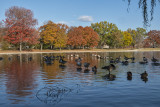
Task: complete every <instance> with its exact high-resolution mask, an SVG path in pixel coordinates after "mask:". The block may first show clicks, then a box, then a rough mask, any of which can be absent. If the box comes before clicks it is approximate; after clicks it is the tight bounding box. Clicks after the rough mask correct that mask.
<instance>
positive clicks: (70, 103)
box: [0, 52, 160, 107]
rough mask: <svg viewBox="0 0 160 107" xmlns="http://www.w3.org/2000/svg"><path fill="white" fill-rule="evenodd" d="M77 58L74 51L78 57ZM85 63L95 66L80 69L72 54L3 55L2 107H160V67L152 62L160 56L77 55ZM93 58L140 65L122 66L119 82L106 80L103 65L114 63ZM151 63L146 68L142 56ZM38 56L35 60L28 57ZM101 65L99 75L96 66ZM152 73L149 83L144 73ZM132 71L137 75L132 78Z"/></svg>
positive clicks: (0, 69)
mask: <svg viewBox="0 0 160 107" xmlns="http://www.w3.org/2000/svg"><path fill="white" fill-rule="evenodd" d="M72 54H74V53H72ZM77 54H78V55H79V56H80V57H82V58H83V59H82V62H89V63H90V67H89V69H90V71H89V72H88V73H84V67H82V71H81V72H79V71H77V66H76V63H75V59H76V57H71V53H66V54H64V53H63V54H27V55H25V54H21V55H0V57H3V60H1V61H0V107H4V106H12V107H14V106H16V107H17V106H55V107H59V106H60V107H104V106H105V107H106V106H107V107H117V106H118V107H124V106H131V107H142V106H145V107H159V106H160V66H155V65H153V64H152V62H151V58H152V56H153V55H154V56H155V57H156V58H158V59H160V52H134V53H132V52H130V53H127V52H124V53H122V52H121V53H76V55H77ZM92 54H99V55H101V56H107V57H109V58H110V57H113V58H116V57H118V56H122V58H121V59H122V60H123V56H124V55H125V56H127V57H132V56H135V58H136V60H135V63H129V65H128V66H124V65H122V64H121V63H118V64H116V70H114V71H112V72H111V73H112V74H114V75H116V79H115V80H114V81H107V80H106V79H103V78H102V76H104V75H105V74H107V73H108V71H106V70H103V69H101V67H103V66H105V65H108V64H109V62H108V59H107V60H104V59H97V58H96V57H92ZM44 55H48V56H50V55H55V56H57V55H64V56H65V60H66V61H67V63H66V64H65V66H59V61H58V60H54V61H53V64H51V65H47V64H46V63H45V62H44V61H43V56H44ZM143 56H145V57H147V58H148V61H149V63H148V64H144V65H141V64H139V61H142V57H143ZM29 57H32V59H28V58H29ZM94 65H96V66H97V67H98V72H97V74H94V73H93V72H92V71H91V67H93V66H94ZM145 70H146V71H147V73H148V80H145V81H143V80H142V79H141V77H140V74H141V73H143V72H144V71H145ZM127 71H131V72H132V73H133V76H132V80H127V75H126V73H127Z"/></svg>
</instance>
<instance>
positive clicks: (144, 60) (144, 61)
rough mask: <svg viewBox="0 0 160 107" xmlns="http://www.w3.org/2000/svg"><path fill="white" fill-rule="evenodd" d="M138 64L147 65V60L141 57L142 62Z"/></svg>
mask: <svg viewBox="0 0 160 107" xmlns="http://www.w3.org/2000/svg"><path fill="white" fill-rule="evenodd" d="M139 63H140V64H147V63H148V60H147V58H146V57H143V61H141V62H139Z"/></svg>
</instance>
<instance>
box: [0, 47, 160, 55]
mask: <svg viewBox="0 0 160 107" xmlns="http://www.w3.org/2000/svg"><path fill="white" fill-rule="evenodd" d="M143 51H160V48H141V49H74V50H61V51H60V50H42V51H41V50H32V51H21V52H20V51H18V50H1V51H0V54H20V53H21V54H26V53H70V52H77V53H78V52H143Z"/></svg>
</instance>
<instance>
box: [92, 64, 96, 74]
mask: <svg viewBox="0 0 160 107" xmlns="http://www.w3.org/2000/svg"><path fill="white" fill-rule="evenodd" d="M92 71H93V72H94V74H96V73H97V67H96V65H95V66H94V67H92Z"/></svg>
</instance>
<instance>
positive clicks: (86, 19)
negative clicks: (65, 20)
mask: <svg viewBox="0 0 160 107" xmlns="http://www.w3.org/2000/svg"><path fill="white" fill-rule="evenodd" d="M78 20H79V21H82V22H92V21H93V17H92V16H80V17H79V18H78Z"/></svg>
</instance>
